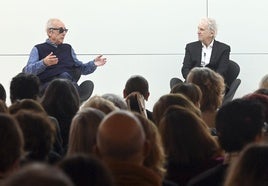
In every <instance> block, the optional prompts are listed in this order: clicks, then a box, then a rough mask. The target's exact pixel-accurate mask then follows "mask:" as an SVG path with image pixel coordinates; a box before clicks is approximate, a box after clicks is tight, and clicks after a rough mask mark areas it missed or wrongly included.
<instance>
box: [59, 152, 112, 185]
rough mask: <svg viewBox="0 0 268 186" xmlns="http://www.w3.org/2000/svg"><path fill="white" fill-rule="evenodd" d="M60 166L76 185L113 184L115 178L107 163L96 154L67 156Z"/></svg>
mask: <svg viewBox="0 0 268 186" xmlns="http://www.w3.org/2000/svg"><path fill="white" fill-rule="evenodd" d="M58 167H59V168H60V169H62V170H63V172H64V173H65V174H66V175H67V176H69V178H70V179H71V180H72V181H73V183H74V184H75V185H76V186H112V185H113V178H112V175H111V172H110V171H109V170H108V169H107V167H106V165H105V164H104V163H102V162H101V161H100V160H99V159H97V158H95V157H94V156H89V155H82V154H76V155H72V156H68V157H65V158H64V159H63V160H61V161H60V162H59V163H58Z"/></svg>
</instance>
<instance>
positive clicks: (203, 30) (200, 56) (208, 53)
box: [170, 17, 231, 87]
mask: <svg viewBox="0 0 268 186" xmlns="http://www.w3.org/2000/svg"><path fill="white" fill-rule="evenodd" d="M197 34H198V41H195V42H191V43H188V44H187V45H186V47H185V56H184V60H183V66H182V68H181V73H182V76H183V78H184V79H186V77H187V75H188V73H189V72H190V70H191V69H192V68H194V67H208V68H210V69H212V70H214V71H216V72H218V73H219V74H220V75H222V76H223V78H224V79H226V78H225V77H226V75H227V74H226V72H227V69H228V65H229V60H230V59H229V57H230V51H231V48H230V46H229V45H227V44H224V43H222V42H219V41H216V40H215V38H216V35H217V24H216V21H215V20H214V19H212V18H207V17H205V18H202V19H201V20H200V22H199V25H198V31H197ZM180 82H182V80H180V79H178V78H172V79H171V81H170V84H171V85H170V86H171V87H173V85H174V84H176V83H180Z"/></svg>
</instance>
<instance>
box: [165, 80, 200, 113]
mask: <svg viewBox="0 0 268 186" xmlns="http://www.w3.org/2000/svg"><path fill="white" fill-rule="evenodd" d="M170 93H173V94H176V93H180V94H183V95H184V96H186V97H187V98H188V99H189V100H190V101H192V102H193V103H194V104H195V105H196V106H197V107H198V108H199V107H200V103H201V99H202V92H201V90H200V88H199V86H197V85H196V84H193V83H179V84H177V85H175V86H174V87H173V88H172V89H171V91H170Z"/></svg>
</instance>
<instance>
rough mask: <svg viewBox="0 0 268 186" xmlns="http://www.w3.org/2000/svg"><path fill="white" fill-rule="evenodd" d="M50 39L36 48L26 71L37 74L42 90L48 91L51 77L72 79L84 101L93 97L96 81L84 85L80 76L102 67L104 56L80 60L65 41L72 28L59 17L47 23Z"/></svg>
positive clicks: (104, 60) (104, 61) (24, 70)
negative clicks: (80, 81) (66, 25)
mask: <svg viewBox="0 0 268 186" xmlns="http://www.w3.org/2000/svg"><path fill="white" fill-rule="evenodd" d="M46 31H47V35H48V39H47V40H46V41H45V42H44V43H41V44H37V45H35V46H34V47H33V49H32V51H31V53H30V57H29V60H28V63H27V65H26V66H25V67H24V68H23V72H25V73H30V74H35V75H37V76H38V77H39V79H40V81H41V92H43V91H44V90H45V88H46V87H47V85H48V84H49V83H50V81H51V80H53V79H55V78H64V79H69V80H71V81H72V82H73V83H74V84H75V86H76V87H77V89H78V92H79V95H80V99H81V100H82V101H84V100H86V99H87V98H89V97H90V95H91V94H92V91H93V87H94V84H93V83H92V82H91V81H89V80H88V81H85V82H83V83H82V84H81V85H80V86H78V85H77V82H78V80H79V78H80V75H81V74H83V75H87V74H90V73H92V72H94V71H95V70H96V68H97V67H98V66H102V65H104V64H105V63H106V58H103V57H102V55H99V56H98V57H96V58H95V59H94V60H93V61H89V62H87V63H83V62H81V61H79V60H78V59H77V57H76V54H75V52H74V50H73V48H72V46H71V45H69V44H66V43H63V40H64V38H65V35H66V33H67V31H68V29H66V27H65V25H64V23H63V22H62V21H60V20H59V19H49V20H48V22H47V26H46Z"/></svg>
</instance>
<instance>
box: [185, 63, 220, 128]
mask: <svg viewBox="0 0 268 186" xmlns="http://www.w3.org/2000/svg"><path fill="white" fill-rule="evenodd" d="M186 81H187V83H194V84H196V85H197V86H199V88H200V89H201V92H202V99H201V105H200V109H201V112H202V118H203V120H204V121H205V123H206V124H207V125H208V126H209V127H210V128H215V116H216V113H217V110H218V108H219V107H220V106H221V105H222V100H223V96H224V91H225V85H224V80H223V78H222V76H221V75H220V74H218V73H216V72H214V71H213V70H211V69H209V68H207V67H203V68H199V67H195V68H193V69H192V70H191V71H190V72H189V74H188V76H187V79H186Z"/></svg>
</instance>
